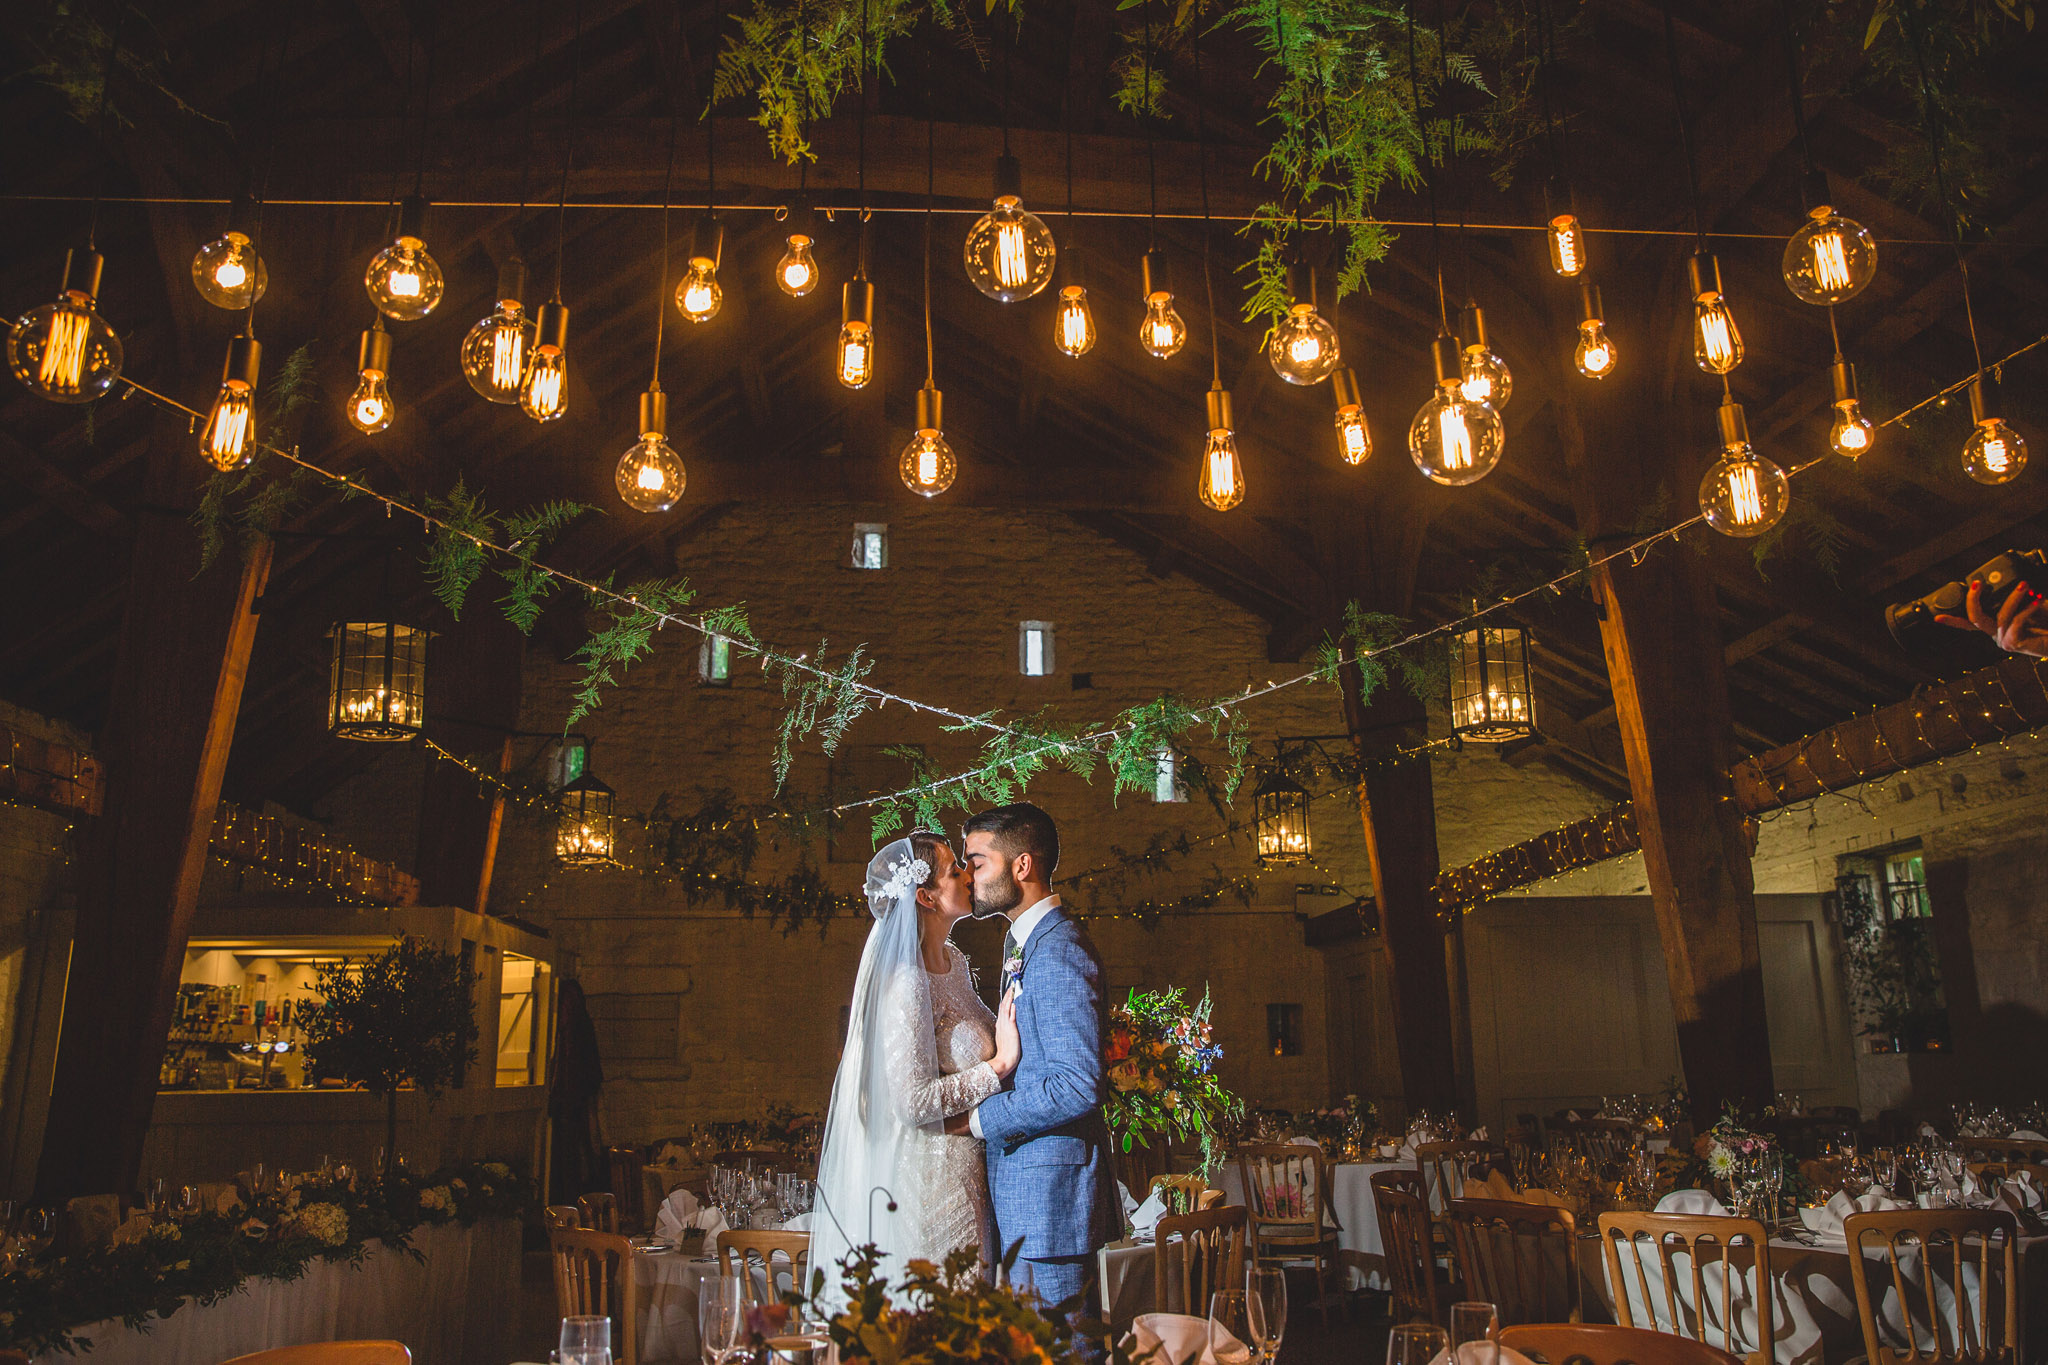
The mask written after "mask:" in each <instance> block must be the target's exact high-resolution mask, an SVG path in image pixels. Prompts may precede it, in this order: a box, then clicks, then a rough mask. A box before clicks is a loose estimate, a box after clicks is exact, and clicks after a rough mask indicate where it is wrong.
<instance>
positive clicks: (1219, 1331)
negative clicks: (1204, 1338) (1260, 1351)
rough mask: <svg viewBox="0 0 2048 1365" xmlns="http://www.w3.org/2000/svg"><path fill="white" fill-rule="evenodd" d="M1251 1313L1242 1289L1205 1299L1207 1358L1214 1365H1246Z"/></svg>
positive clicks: (1249, 1358) (1250, 1330)
mask: <svg viewBox="0 0 2048 1365" xmlns="http://www.w3.org/2000/svg"><path fill="white" fill-rule="evenodd" d="M1251 1337H1252V1328H1251V1312H1250V1306H1249V1305H1248V1304H1247V1303H1246V1294H1245V1291H1244V1290H1242V1289H1219V1290H1217V1291H1216V1292H1215V1293H1214V1294H1211V1295H1210V1296H1209V1358H1210V1359H1211V1360H1214V1361H1215V1362H1216V1365H1248V1363H1249V1362H1250V1360H1251V1358H1252V1355H1251V1350H1250V1348H1249V1347H1248V1346H1247V1345H1246V1343H1247V1342H1249V1341H1250V1340H1251Z"/></svg>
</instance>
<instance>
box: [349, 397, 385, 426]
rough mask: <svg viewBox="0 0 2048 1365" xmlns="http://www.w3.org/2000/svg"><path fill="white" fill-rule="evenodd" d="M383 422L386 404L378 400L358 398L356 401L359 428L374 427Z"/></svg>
mask: <svg viewBox="0 0 2048 1365" xmlns="http://www.w3.org/2000/svg"><path fill="white" fill-rule="evenodd" d="M383 420H384V404H383V402H382V401H381V400H379V399H376V398H358V399H357V400H356V425H357V426H360V427H374V426H376V425H377V424H378V423H379V422H382V421H383Z"/></svg>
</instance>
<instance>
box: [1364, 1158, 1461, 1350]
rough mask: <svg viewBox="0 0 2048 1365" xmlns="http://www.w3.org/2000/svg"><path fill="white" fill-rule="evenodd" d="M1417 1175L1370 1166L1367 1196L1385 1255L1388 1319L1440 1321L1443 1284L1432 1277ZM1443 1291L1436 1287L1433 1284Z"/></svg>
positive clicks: (1431, 1246)
mask: <svg viewBox="0 0 2048 1365" xmlns="http://www.w3.org/2000/svg"><path fill="white" fill-rule="evenodd" d="M1420 1184H1421V1177H1419V1176H1418V1175H1416V1174H1414V1173H1413V1172H1410V1171H1375V1172H1373V1176H1372V1202H1373V1206H1374V1208H1375V1209H1376V1210H1377V1211H1378V1213H1379V1219H1380V1247H1381V1250H1382V1251H1383V1253H1384V1254H1385V1257H1386V1273H1387V1283H1388V1285H1389V1286H1390V1289H1391V1298H1390V1305H1389V1306H1390V1307H1391V1309H1392V1311H1393V1316H1394V1321H1395V1322H1397V1323H1401V1322H1414V1321H1416V1320H1417V1319H1420V1320H1421V1321H1423V1322H1433V1323H1435V1324H1436V1325H1437V1326H1439V1327H1441V1326H1443V1325H1444V1306H1445V1305H1446V1304H1448V1303H1450V1302H1451V1296H1450V1294H1449V1292H1448V1291H1449V1286H1448V1285H1442V1286H1440V1285H1439V1283H1438V1276H1437V1265H1436V1244H1435V1242H1434V1241H1433V1240H1432V1238H1431V1234H1430V1226H1431V1224H1430V1217H1429V1206H1428V1205H1427V1204H1425V1203H1423V1202H1422V1194H1421V1191H1420V1189H1419V1186H1420ZM1440 1289H1441V1290H1443V1291H1444V1292H1443V1293H1441V1294H1440V1293H1439V1290H1440Z"/></svg>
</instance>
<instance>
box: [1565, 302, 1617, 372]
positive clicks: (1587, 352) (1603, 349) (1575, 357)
mask: <svg viewBox="0 0 2048 1365" xmlns="http://www.w3.org/2000/svg"><path fill="white" fill-rule="evenodd" d="M1579 312H1580V319H1579V347H1578V350H1576V351H1575V352H1573V353H1572V363H1573V364H1575V365H1577V366H1578V367H1579V373H1580V374H1582V375H1584V376H1586V378H1588V379H1605V378H1606V377H1607V376H1608V375H1610V374H1613V373H1614V361H1615V354H1614V343H1613V342H1612V341H1610V340H1608V338H1607V322H1606V309H1605V308H1604V307H1603V306H1602V305H1601V302H1600V286H1599V285H1597V284H1595V283H1593V282H1592V281H1591V280H1587V281H1585V282H1584V283H1583V284H1581V285H1580V286H1579Z"/></svg>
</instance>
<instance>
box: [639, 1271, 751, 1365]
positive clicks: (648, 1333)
mask: <svg viewBox="0 0 2048 1365" xmlns="http://www.w3.org/2000/svg"><path fill="white" fill-rule="evenodd" d="M775 1268H776V1277H775V1296H776V1297H778V1298H779V1297H781V1296H782V1295H783V1294H786V1293H788V1292H789V1287H790V1283H789V1266H788V1263H787V1262H785V1261H782V1260H779V1259H778V1260H777V1261H776V1263H775ZM753 1272H754V1295H755V1298H756V1299H757V1300H761V1299H764V1298H765V1297H766V1296H767V1289H768V1283H767V1279H766V1277H765V1276H764V1275H763V1274H762V1271H761V1265H760V1262H758V1261H756V1262H755V1263H754V1266H753ZM716 1274H718V1258H717V1257H716V1256H686V1255H684V1254H683V1253H681V1252H677V1251H662V1252H647V1251H643V1252H639V1253H637V1254H636V1255H635V1256H634V1257H633V1276H634V1279H635V1281H636V1282H637V1283H638V1284H639V1286H640V1340H639V1343H638V1345H639V1350H640V1359H641V1360H642V1361H644V1362H647V1363H648V1365H654V1362H658V1361H688V1362H690V1363H691V1365H696V1362H697V1361H698V1359H699V1358H700V1354H701V1353H700V1351H699V1349H698V1339H697V1288H698V1286H699V1285H701V1284H702V1283H703V1282H704V1277H705V1276H707V1275H716Z"/></svg>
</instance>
